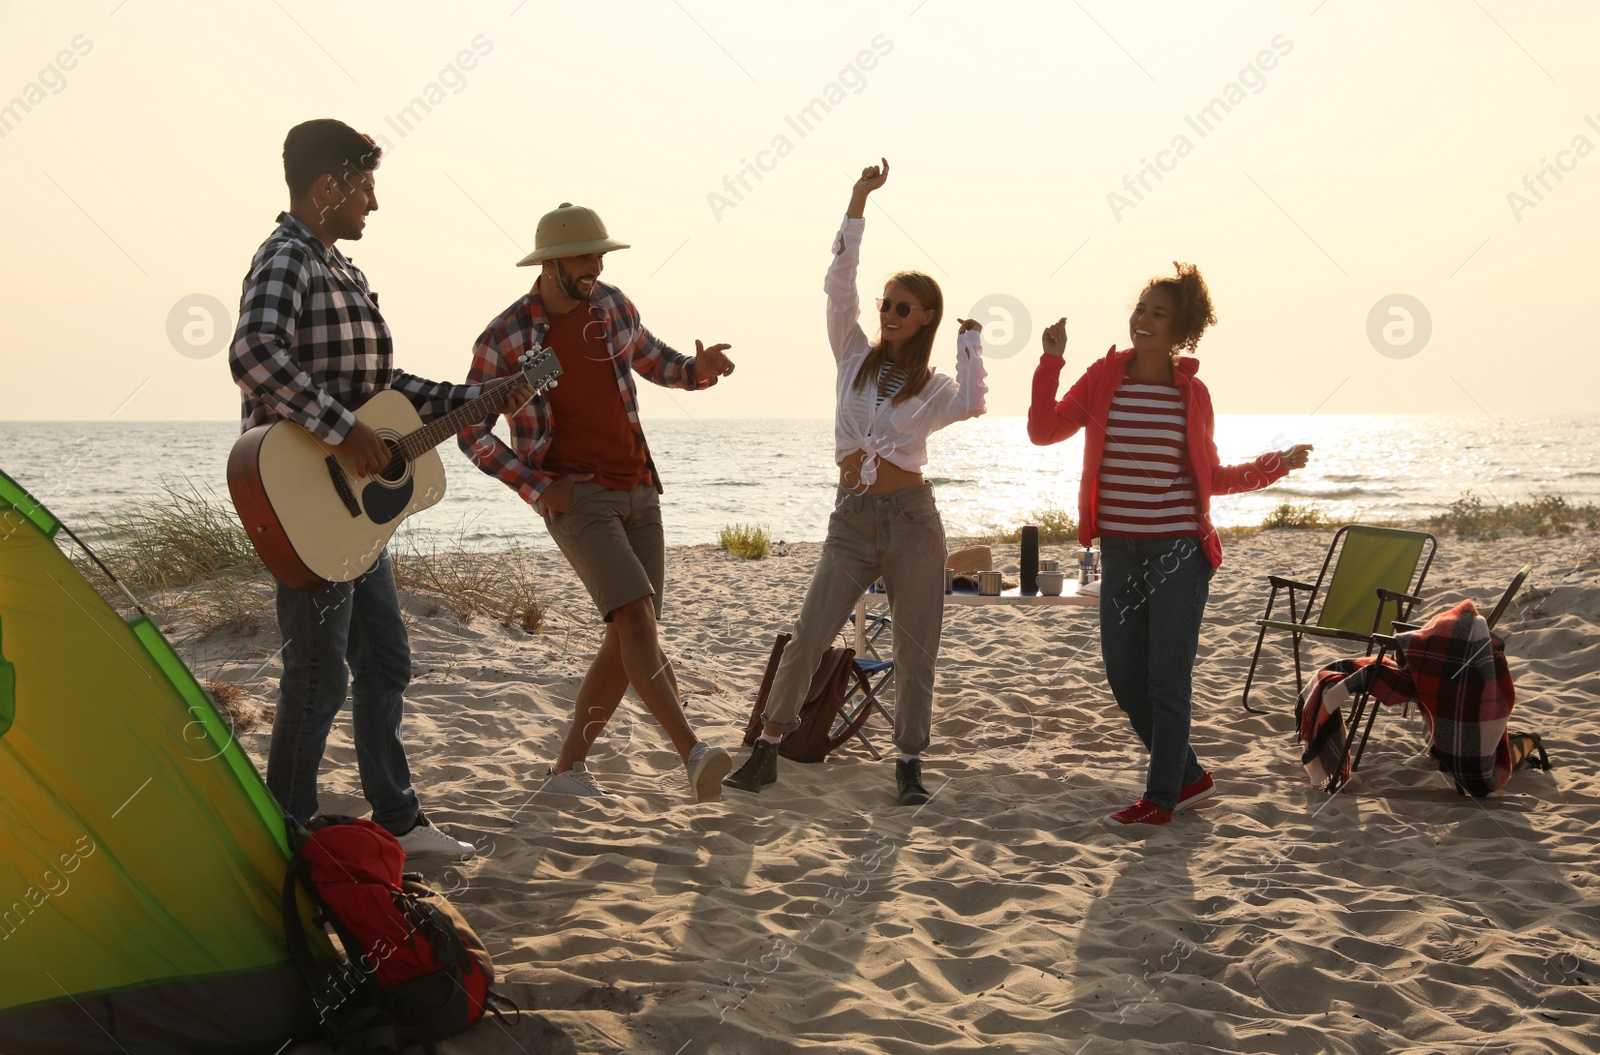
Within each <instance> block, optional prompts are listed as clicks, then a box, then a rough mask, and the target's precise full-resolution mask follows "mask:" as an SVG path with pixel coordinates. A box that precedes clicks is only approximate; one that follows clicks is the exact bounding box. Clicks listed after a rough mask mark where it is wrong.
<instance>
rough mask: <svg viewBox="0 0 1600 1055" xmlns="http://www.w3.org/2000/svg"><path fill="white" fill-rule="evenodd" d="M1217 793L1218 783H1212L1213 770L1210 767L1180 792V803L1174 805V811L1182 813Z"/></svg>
mask: <svg viewBox="0 0 1600 1055" xmlns="http://www.w3.org/2000/svg"><path fill="white" fill-rule="evenodd" d="M1216 793H1217V786H1216V784H1214V783H1212V781H1211V770H1209V769H1208V770H1206V771H1205V774H1204V775H1203V776H1202V777H1201V778H1200V779H1199V780H1197V781H1195V782H1194V783H1193V784H1190V785H1189V786H1188V787H1186V788H1184V789H1183V790H1182V791H1180V792H1179V793H1178V804H1177V806H1175V807H1173V810H1172V812H1173V813H1180V812H1182V811H1183V810H1186V809H1188V808H1189V807H1190V806H1193V805H1195V804H1196V803H1197V802H1199V801H1201V800H1202V799H1209V798H1210V797H1211V796H1213V795H1215V794H1216Z"/></svg>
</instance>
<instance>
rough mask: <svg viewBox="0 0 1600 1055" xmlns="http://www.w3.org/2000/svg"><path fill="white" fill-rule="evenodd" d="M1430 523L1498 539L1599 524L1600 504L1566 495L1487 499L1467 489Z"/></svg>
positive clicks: (1468, 535) (1567, 531)
mask: <svg viewBox="0 0 1600 1055" xmlns="http://www.w3.org/2000/svg"><path fill="white" fill-rule="evenodd" d="M1428 524H1429V526H1430V527H1433V528H1435V529H1438V530H1443V531H1451V532H1454V533H1455V534H1456V535H1457V536H1458V537H1459V538H1465V539H1497V538H1499V537H1501V536H1502V535H1504V534H1507V533H1509V532H1515V533H1517V534H1520V535H1535V536H1540V537H1542V536H1545V535H1550V534H1556V535H1569V534H1571V533H1572V532H1574V531H1576V530H1578V529H1579V528H1588V529H1590V530H1593V529H1594V528H1595V527H1597V526H1600V506H1596V505H1594V504H1593V503H1585V504H1584V505H1573V504H1572V503H1571V502H1568V501H1567V499H1566V497H1565V496H1563V495H1539V496H1536V497H1534V498H1530V499H1528V500H1526V501H1522V502H1499V501H1494V502H1485V501H1484V500H1483V499H1482V498H1480V497H1478V496H1477V495H1475V494H1473V493H1472V492H1471V491H1468V492H1466V493H1465V494H1463V495H1462V496H1461V497H1460V498H1458V499H1456V500H1455V501H1454V502H1451V503H1450V506H1449V508H1448V509H1446V510H1445V511H1444V512H1443V513H1440V514H1439V515H1438V516H1435V517H1433V518H1431V519H1430V520H1429V521H1428Z"/></svg>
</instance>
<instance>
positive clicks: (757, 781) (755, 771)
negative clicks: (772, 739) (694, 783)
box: [722, 740, 778, 793]
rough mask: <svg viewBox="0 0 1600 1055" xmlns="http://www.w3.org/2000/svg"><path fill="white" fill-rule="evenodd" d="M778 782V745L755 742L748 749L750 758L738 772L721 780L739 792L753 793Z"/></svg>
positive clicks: (762, 741)
mask: <svg viewBox="0 0 1600 1055" xmlns="http://www.w3.org/2000/svg"><path fill="white" fill-rule="evenodd" d="M777 782H778V745H777V744H769V743H767V742H766V741H765V740H757V741H756V743H755V746H754V747H752V748H751V749H750V757H749V758H747V759H745V760H744V765H742V766H740V767H739V769H738V771H737V772H735V773H734V774H733V775H731V776H729V777H727V778H726V779H724V780H723V782H722V783H723V784H725V785H726V786H728V787H730V788H738V789H739V790H740V791H748V792H751V793H755V792H758V791H760V790H761V789H762V788H764V787H766V786H767V785H768V784H776V783H777Z"/></svg>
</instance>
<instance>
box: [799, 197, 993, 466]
mask: <svg viewBox="0 0 1600 1055" xmlns="http://www.w3.org/2000/svg"><path fill="white" fill-rule="evenodd" d="M865 226H866V221H865V220H854V219H851V218H850V217H848V216H847V217H845V221H844V225H843V226H841V227H840V228H839V236H838V238H836V239H835V240H834V244H833V251H834V256H833V263H832V264H831V265H830V266H829V267H828V275H827V278H826V279H824V280H823V284H822V288H823V290H824V292H826V293H827V294H828V343H829V344H831V345H832V346H833V358H834V361H835V362H837V363H838V364H839V376H838V381H837V384H836V389H837V393H838V398H839V406H838V410H837V412H836V413H835V414H834V419H833V460H834V461H835V462H841V461H843V460H844V459H845V458H846V457H848V456H849V455H851V454H853V453H855V452H856V451H864V452H866V457H865V458H863V459H862V461H861V484H862V486H871V485H872V483H873V482H874V481H876V480H877V479H878V461H879V459H883V460H885V461H888V462H890V463H891V464H893V465H895V466H898V467H899V468H901V469H904V470H905V471H906V472H911V473H920V472H922V469H923V467H924V466H926V465H927V464H928V437H929V436H930V435H931V434H933V433H935V432H938V431H939V430H940V429H942V428H944V427H945V426H946V425H949V424H952V423H954V422H957V421H962V420H964V419H966V418H975V417H977V416H978V415H980V414H982V413H983V411H984V405H983V397H984V396H985V395H987V394H988V392H989V386H988V384H987V383H985V381H984V378H985V377H986V376H987V372H986V371H985V370H984V367H983V340H982V337H981V335H980V334H979V333H978V331H976V330H968V331H967V332H965V333H962V334H960V335H959V336H957V338H956V376H955V379H954V380H951V379H950V378H949V377H946V376H945V375H944V374H941V373H939V372H938V371H937V370H935V371H934V372H933V375H932V376H931V377H929V378H928V383H927V384H926V385H924V386H923V387H922V391H921V392H919V393H917V394H916V395H914V396H912V397H910V398H909V399H907V400H905V401H904V402H902V403H899V404H896V403H894V402H893V401H892V400H884V402H883V404H882V406H879V405H878V385H877V380H876V379H872V380H869V381H868V382H867V384H866V385H864V386H863V387H862V388H861V389H860V390H859V391H858V390H856V389H855V388H854V384H855V379H856V373H857V371H859V370H860V369H861V363H862V361H863V360H864V359H866V357H867V356H868V355H869V354H870V353H871V351H872V342H871V341H869V340H868V339H867V335H866V332H865V331H863V330H862V329H861V318H860V316H861V300H860V297H859V296H858V295H857V293H856V266H857V264H858V263H859V261H860V257H861V232H862V229H863V228H864V227H865Z"/></svg>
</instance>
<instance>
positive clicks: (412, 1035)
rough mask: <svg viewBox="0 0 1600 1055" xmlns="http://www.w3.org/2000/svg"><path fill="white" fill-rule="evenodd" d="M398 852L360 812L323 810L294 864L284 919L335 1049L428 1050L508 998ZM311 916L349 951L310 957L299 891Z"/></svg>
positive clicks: (480, 948) (477, 947) (463, 924)
mask: <svg viewBox="0 0 1600 1055" xmlns="http://www.w3.org/2000/svg"><path fill="white" fill-rule="evenodd" d="M405 857H406V855H405V851H404V850H402V849H401V848H400V842H399V840H397V839H396V838H395V837H394V836H393V835H391V834H390V833H389V832H388V831H387V830H385V829H384V828H382V827H380V826H378V825H377V824H374V823H373V822H372V821H369V820H365V819H360V820H357V819H352V818H349V817H318V818H316V819H315V820H313V821H312V822H311V824H310V826H309V833H308V834H307V835H306V836H305V837H304V839H302V840H301V842H300V846H299V850H298V852H297V853H296V854H295V855H294V857H293V858H291V859H290V861H289V869H288V874H287V875H286V876H285V877H284V881H283V925H284V934H285V936H286V937H287V938H288V943H289V952H290V954H291V955H292V956H293V957H294V962H295V966H296V967H297V968H298V969H299V971H300V974H301V977H302V978H304V979H305V983H306V987H307V988H308V989H309V990H310V991H311V997H312V1002H313V1004H314V1005H315V1007H316V1010H317V1017H318V1020H319V1021H320V1022H321V1024H322V1027H323V1036H324V1039H326V1040H327V1041H329V1042H330V1043H332V1044H333V1045H334V1046H335V1047H338V1048H339V1049H340V1050H341V1051H353V1052H362V1053H379V1052H384V1053H387V1052H394V1053H399V1052H404V1051H406V1050H408V1049H409V1048H411V1047H413V1046H420V1047H422V1048H423V1049H424V1050H425V1051H427V1052H429V1053H430V1055H431V1053H433V1052H434V1050H435V1049H434V1046H433V1042H434V1041H436V1040H442V1039H444V1038H445V1037H451V1036H454V1035H455V1034H457V1033H460V1032H461V1031H462V1030H464V1029H466V1028H467V1027H468V1026H470V1025H472V1024H473V1023H474V1022H476V1021H477V1020H478V1019H480V1018H482V1017H483V1013H484V1011H486V1010H487V1011H492V1012H494V1013H495V1014H496V1015H497V1016H498V1015H499V1014H500V1013H501V1010H500V1008H499V1007H497V1006H494V1002H495V1001H497V1000H499V1001H501V1002H503V1003H505V1004H506V1005H507V1008H508V1010H511V1011H513V1012H515V1011H516V1008H515V1005H511V1004H510V1002H509V1001H505V1000H504V998H503V997H499V996H497V995H496V994H495V993H494V992H493V991H492V989H491V988H490V987H491V986H492V985H493V984H494V963H493V961H492V960H491V959H490V958H489V953H488V950H486V949H485V948H484V945H483V942H482V940H481V939H479V937H478V935H477V933H476V932H474V931H473V929H472V927H471V926H470V925H469V924H468V923H467V921H466V919H465V918H463V917H462V915H461V914H460V913H459V912H458V911H456V909H455V908H454V907H452V906H451V904H450V903H449V902H448V901H446V900H445V899H444V898H443V897H442V896H440V895H439V894H438V893H437V892H435V891H434V890H432V889H431V888H429V887H427V886H426V885H424V884H423V883H422V882H421V877H420V876H416V875H413V874H403V873H402V871H401V868H402V866H403V865H404V864H405ZM300 890H304V891H305V893H306V896H307V898H308V900H309V901H310V903H311V907H312V912H313V917H312V918H313V922H315V923H317V924H318V925H321V926H326V927H331V928H332V929H333V932H334V933H335V934H337V935H338V937H339V943H340V944H341V945H342V946H344V951H345V955H346V957H347V959H343V960H339V959H335V960H331V961H330V960H319V959H316V958H315V957H313V955H312V953H311V946H310V943H309V942H308V941H307V939H306V934H305V931H304V929H303V927H302V924H301V918H300V904H299V894H298V892H299V891H300Z"/></svg>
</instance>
